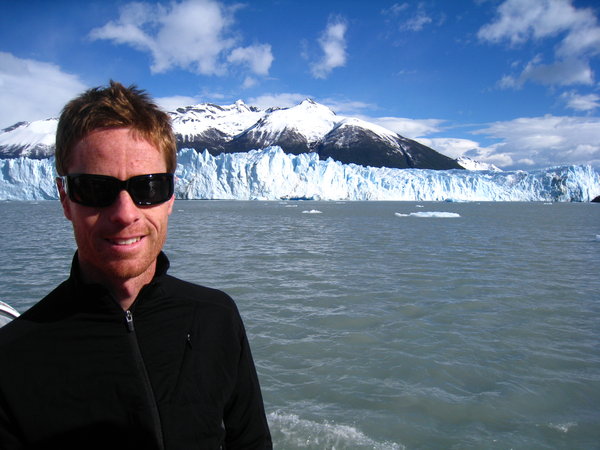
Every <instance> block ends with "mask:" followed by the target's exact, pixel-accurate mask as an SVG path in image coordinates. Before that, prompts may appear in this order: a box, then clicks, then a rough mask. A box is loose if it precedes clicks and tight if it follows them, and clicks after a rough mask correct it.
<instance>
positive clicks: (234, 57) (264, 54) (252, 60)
mask: <svg viewBox="0 0 600 450" xmlns="http://www.w3.org/2000/svg"><path fill="white" fill-rule="evenodd" d="M227 60H228V61H229V62H231V63H237V64H246V65H247V66H248V67H250V69H251V70H252V72H254V73H255V74H257V75H268V74H269V68H270V67H271V63H272V62H273V54H272V53H271V46H270V45H269V44H263V45H252V46H250V47H238V48H235V49H233V51H232V52H231V53H230V54H229V56H228V57H227Z"/></svg>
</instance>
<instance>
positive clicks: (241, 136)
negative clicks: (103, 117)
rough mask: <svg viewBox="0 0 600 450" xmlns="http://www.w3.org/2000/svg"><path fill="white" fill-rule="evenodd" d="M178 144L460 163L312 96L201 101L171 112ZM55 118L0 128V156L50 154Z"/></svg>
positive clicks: (383, 161)
mask: <svg viewBox="0 0 600 450" xmlns="http://www.w3.org/2000/svg"><path fill="white" fill-rule="evenodd" d="M170 114H171V118H172V120H173V128H174V130H175V134H176V136H177V142H178V148H179V149H183V148H193V149H196V150H197V151H199V152H202V151H204V150H205V149H206V150H208V152H209V153H210V154H211V155H213V156H217V155H219V154H221V153H239V152H246V151H249V150H253V149H262V148H267V147H270V146H279V147H281V148H282V149H283V150H284V152H285V153H289V154H294V155H298V154H301V153H316V154H318V155H319V156H320V158H321V159H326V158H329V157H331V158H333V159H335V160H336V161H340V162H342V163H348V164H349V163H354V164H360V165H364V166H372V167H391V168H420V169H436V170H440V169H441V170H445V169H462V168H463V167H462V166H461V165H460V164H459V163H458V162H457V161H456V160H454V159H451V158H449V157H447V156H444V155H442V154H441V153H438V152H436V151H435V150H433V149H431V148H429V147H427V146H425V145H422V144H419V143H418V142H415V141H413V140H411V139H407V138H405V137H402V136H400V135H399V134H397V133H394V132H392V131H390V130H387V129H385V128H383V127H380V126H378V125H375V124H372V123H370V122H366V121H364V120H360V119H357V118H351V117H344V116H338V115H336V114H335V113H334V112H333V111H332V110H331V109H329V108H327V107H326V106H324V105H321V104H319V103H315V102H314V101H312V100H304V101H303V102H302V103H300V104H298V105H296V106H293V107H291V108H269V109H266V110H260V109H258V108H256V107H253V106H248V105H246V104H245V103H244V102H242V101H241V100H239V101H237V102H236V103H235V104H232V105H227V106H219V105H214V104H211V103H202V104H199V105H195V106H188V107H184V108H178V109H177V110H175V111H173V112H171V113H170ZM56 123H57V121H56V119H49V120H46V121H40V122H31V123H27V122H21V123H18V124H15V125H14V126H12V127H10V128H7V129H5V130H2V132H0V157H1V158H16V157H19V156H26V157H29V158H46V157H49V156H51V155H52V154H53V151H54V147H53V142H54V133H55V130H56Z"/></svg>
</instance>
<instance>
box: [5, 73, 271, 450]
mask: <svg viewBox="0 0 600 450" xmlns="http://www.w3.org/2000/svg"><path fill="white" fill-rule="evenodd" d="M175 152H176V146H175V138H174V135H173V132H172V129H171V124H170V120H169V117H168V115H167V114H165V113H164V112H162V111H160V110H159V109H158V108H157V107H156V105H154V104H153V103H152V101H151V100H150V99H149V97H148V96H147V95H146V94H145V93H144V92H143V91H140V90H138V89H137V88H135V87H133V86H132V87H130V88H125V87H123V86H122V85H121V84H119V83H115V82H111V83H110V86H108V87H106V88H96V89H91V90H89V91H87V92H85V93H84V94H82V95H81V96H80V97H78V98H76V99H74V100H73V101H71V102H70V103H68V104H67V105H66V106H65V108H64V109H63V112H62V114H61V117H60V120H59V124H58V128H57V136H56V169H57V172H58V174H59V175H60V178H58V179H57V184H58V190H59V194H60V201H61V203H62V207H63V211H64V214H65V216H66V218H67V219H68V220H70V221H71V223H72V225H73V231H74V234H75V240H76V243H77V252H76V254H75V256H74V258H73V264H72V267H71V274H70V277H69V278H68V279H67V280H66V281H65V282H63V283H62V284H60V285H59V286H58V287H57V288H56V289H55V290H54V291H52V292H51V293H50V294H49V295H48V296H46V297H45V298H44V299H43V300H41V301H40V302H39V303H38V304H36V305H35V306H33V307H32V308H31V309H30V310H28V311H26V312H25V313H23V314H22V315H21V317H19V318H18V319H15V320H14V321H12V322H11V323H10V324H8V325H7V326H5V327H3V328H2V329H0V361H1V367H0V449H3V450H12V449H53V448H57V449H75V448H77V449H96V448H98V449H99V448H103V449H118V448H128V449H144V450H152V449H167V450H171V449H185V450H189V449H213V448H227V449H230V448H239V449H253V448H256V449H264V448H271V447H272V445H271V437H270V434H269V429H268V425H267V421H266V418H265V412H264V407H263V402H262V397H261V393H260V387H259V383H258V379H257V375H256V371H255V368H254V364H253V361H252V356H251V354H250V348H249V346H248V341H247V339H246V334H245V331H244V327H243V324H242V321H241V318H240V316H239V313H238V311H237V309H236V306H235V304H234V303H233V301H232V300H231V298H230V297H228V296H227V295H226V294H224V293H222V292H220V291H217V290H213V289H209V288H205V287H201V286H196V285H193V284H190V283H186V282H184V281H181V280H178V279H176V278H174V277H171V276H169V275H167V274H166V272H167V269H168V267H169V262H168V260H167V257H166V256H165V255H164V253H162V251H161V249H162V247H163V244H164V243H165V239H166V235H167V222H168V217H169V215H170V213H171V211H172V209H173V201H174V195H173V173H174V171H175V166H176V162H175V156H176V153H175Z"/></svg>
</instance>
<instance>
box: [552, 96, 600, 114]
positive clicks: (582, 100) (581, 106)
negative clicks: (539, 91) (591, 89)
mask: <svg viewBox="0 0 600 450" xmlns="http://www.w3.org/2000/svg"><path fill="white" fill-rule="evenodd" d="M560 97H561V99H563V100H564V101H565V102H566V104H567V108H570V109H573V110H575V111H593V110H595V109H596V108H598V107H600V95H597V94H588V95H581V94H578V93H577V92H575V91H570V92H564V93H563V94H562V95H561V96H560Z"/></svg>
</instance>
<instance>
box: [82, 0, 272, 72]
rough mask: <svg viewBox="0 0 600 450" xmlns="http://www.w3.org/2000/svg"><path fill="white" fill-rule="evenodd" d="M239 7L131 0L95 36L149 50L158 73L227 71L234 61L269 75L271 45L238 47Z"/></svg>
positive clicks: (201, 0) (193, 0) (191, 0)
mask: <svg viewBox="0 0 600 450" xmlns="http://www.w3.org/2000/svg"><path fill="white" fill-rule="evenodd" d="M238 8H239V5H234V6H226V5H223V4H221V3H219V2H218V1H214V0H184V1H182V2H173V3H171V4H170V5H169V6H168V7H165V6H162V5H160V4H157V5H154V6H151V5H149V4H144V3H129V4H126V5H125V6H124V7H123V8H121V10H120V16H119V18H118V19H117V20H116V21H111V22H109V23H107V24H105V25H104V26H103V27H100V28H96V29H94V30H92V31H91V33H90V37H91V38H92V39H106V40H110V41H113V42H115V43H117V44H126V45H130V46H131V47H133V48H135V49H137V50H140V51H145V52H149V53H150V54H151V55H152V58H153V62H152V66H151V70H152V71H153V72H155V73H163V72H166V71H168V70H171V69H173V68H181V69H184V70H190V71H192V72H195V73H199V74H202V75H225V74H226V73H227V69H228V67H229V65H230V64H244V65H245V66H247V67H248V68H249V69H250V71H251V72H252V73H254V74H256V75H266V74H268V71H269V68H270V66H271V62H272V61H273V56H272V54H271V46H270V45H266V44H263V45H261V44H257V45H254V46H249V47H240V46H238V38H237V35H236V34H235V32H234V31H233V30H232V28H233V24H234V22H235V20H234V13H235V11H236V10H237V9H238Z"/></svg>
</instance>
